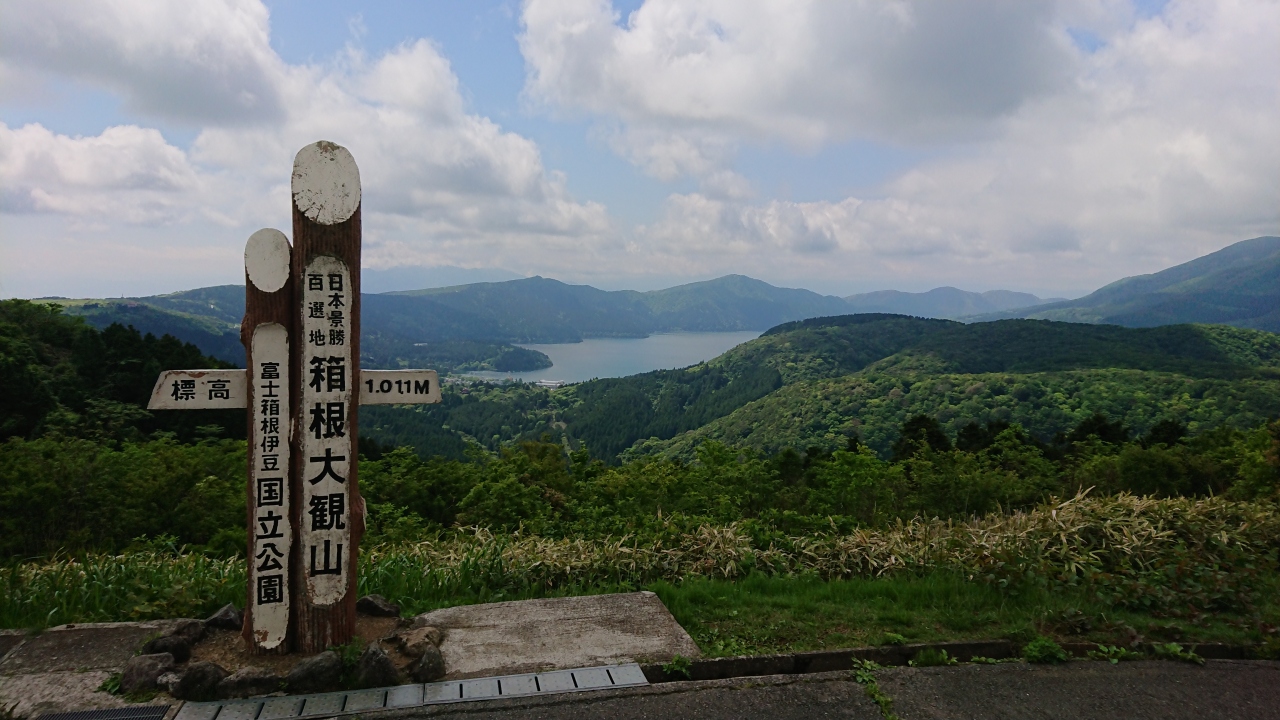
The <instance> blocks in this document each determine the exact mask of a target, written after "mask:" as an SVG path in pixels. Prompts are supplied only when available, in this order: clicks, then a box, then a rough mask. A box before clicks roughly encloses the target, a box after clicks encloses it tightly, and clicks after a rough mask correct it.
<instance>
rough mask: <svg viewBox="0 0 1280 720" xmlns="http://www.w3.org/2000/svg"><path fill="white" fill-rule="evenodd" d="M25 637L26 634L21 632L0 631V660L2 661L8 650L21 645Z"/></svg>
mask: <svg viewBox="0 0 1280 720" xmlns="http://www.w3.org/2000/svg"><path fill="white" fill-rule="evenodd" d="M26 636H27V633H26V632H24V631H22V630H0V660H4V656H5V655H8V654H9V651H10V650H12V649H14V648H16V647H18V646H19V645H21V644H22V640H23V638H25V637H26Z"/></svg>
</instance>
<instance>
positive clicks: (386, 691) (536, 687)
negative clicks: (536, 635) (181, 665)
mask: <svg viewBox="0 0 1280 720" xmlns="http://www.w3.org/2000/svg"><path fill="white" fill-rule="evenodd" d="M648 684H649V681H648V680H646V679H645V677H644V672H643V671H641V670H640V666H639V665H637V664H635V663H629V664H626V665H605V666H602V667H593V668H578V669H576V670H556V671H553V672H545V673H530V674H527V675H504V676H502V677H491V678H478V679H475V680H451V681H448V682H437V683H428V684H426V685H398V686H396V687H392V688H377V689H374V690H355V691H352V692H336V693H323V694H319V695H291V696H288V697H273V698H262V699H257V700H229V701H227V702H209V703H186V704H185V705H183V706H182V709H181V710H179V711H178V715H177V716H176V717H175V718H174V720H290V719H291V718H313V717H332V716H334V715H349V714H352V713H360V712H369V711H371V710H383V709H388V710H389V709H393V708H408V707H419V706H422V705H438V704H441V703H455V702H467V701H468V700H487V699H491V698H503V697H528V696H530V695H554V694H557V693H566V692H580V691H583V690H604V689H606V688H612V687H632V686H636V685H648ZM97 712H111V711H97ZM66 715H77V716H78V715H84V716H85V717H84V718H80V717H74V718H71V717H61V716H60V717H58V718H57V719H56V720H135V718H134V716H132V715H130V716H121V717H118V718H117V717H114V716H113V717H103V716H97V715H93V716H92V717H90V715H91V714H90V713H67V714H66ZM163 715H164V713H163V712H162V713H161V714H160V715H158V716H154V717H152V716H148V717H145V718H143V717H141V716H138V718H137V719H136V720H161V718H162V717H163ZM42 720H43V719H42Z"/></svg>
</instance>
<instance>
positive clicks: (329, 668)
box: [284, 650, 342, 693]
mask: <svg viewBox="0 0 1280 720" xmlns="http://www.w3.org/2000/svg"><path fill="white" fill-rule="evenodd" d="M341 681H342V658H340V657H338V653H336V652H334V651H332V650H325V651H324V652H322V653H320V654H319V655H314V656H312V657H309V658H307V659H306V660H303V661H302V662H300V663H298V664H297V665H294V666H293V669H292V670H290V671H289V674H288V675H286V676H285V678H284V684H285V687H287V688H288V689H289V692H291V693H313V692H328V691H330V690H336V689H338V683H339V682H341Z"/></svg>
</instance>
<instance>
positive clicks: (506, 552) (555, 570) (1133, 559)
mask: <svg viewBox="0 0 1280 720" xmlns="http://www.w3.org/2000/svg"><path fill="white" fill-rule="evenodd" d="M1278 548H1280V513H1278V512H1277V508H1276V506H1275V505H1274V504H1273V503H1270V502H1232V501H1227V500H1223V499H1221V498H1207V499H1188V498H1170V499H1153V498H1140V497H1134V496H1131V495H1119V496H1114V497H1101V498H1092V497H1088V496H1086V495H1083V494H1082V495H1080V496H1077V497H1075V498H1072V499H1070V500H1066V501H1063V502H1053V503H1049V504H1046V505H1042V506H1040V507H1037V508H1035V509H1033V510H1030V511H1027V512H1018V513H1013V514H1008V515H1003V514H996V515H991V516H988V517H984V518H977V519H973V520H970V521H967V522H955V521H941V520H936V519H924V518H917V519H915V520H912V521H910V522H900V523H899V524H897V525H896V526H892V527H889V528H885V529H860V530H857V531H855V532H853V533H849V534H835V533H832V534H825V535H824V534H819V535H810V536H803V537H786V538H779V539H774V540H770V541H769V542H767V543H754V542H753V541H752V539H751V537H750V535H748V534H747V533H746V532H745V531H744V529H743V528H741V527H739V526H737V525H729V526H725V527H711V526H704V527H700V528H697V529H696V530H695V531H693V532H689V533H684V534H679V535H674V536H671V537H667V538H656V539H651V540H647V541H641V540H639V539H637V538H635V537H621V538H592V539H583V538H577V539H555V538H545V537H537V536H527V535H520V534H504V535H495V534H493V533H492V532H490V531H488V530H484V529H474V528H473V529H469V530H464V531H454V532H449V533H441V534H439V535H436V536H434V537H432V538H431V539H428V540H425V541H422V542H417V543H406V544H398V545H384V546H378V547H372V548H367V549H366V550H365V551H364V554H363V558H362V561H361V566H360V578H359V587H360V592H361V593H368V592H377V593H380V594H382V595H384V596H386V597H388V598H391V599H393V600H395V601H397V602H400V603H401V604H402V605H404V606H405V608H406V610H409V611H411V612H417V611H421V610H425V609H430V608H434V607H440V606H444V605H454V604H463V603H470V602H483V601H488V600H498V599H514V598H522V597H534V596H541V595H549V594H565V593H574V592H600V591H605V590H613V589H634V588H640V587H644V586H646V585H649V584H652V583H656V582H658V581H665V582H669V583H677V584H678V583H681V582H682V581H684V580H685V579H687V578H711V579H727V580H732V579H735V578H741V577H744V576H746V575H748V574H751V573H761V574H765V575H774V576H790V575H812V576H814V577H816V578H819V579H835V578H859V577H860V578H869V577H880V576H885V575H889V574H895V573H909V574H924V573H929V572H933V571H938V570H944V571H946V572H949V573H955V574H957V575H959V576H960V577H963V578H965V580H966V581H976V582H983V583H989V584H991V585H993V586H994V587H996V588H1001V587H1007V586H1009V585H1015V584H1016V585H1025V584H1034V585H1038V586H1042V587H1054V586H1062V585H1066V586H1079V587H1083V588H1087V589H1089V590H1090V591H1091V592H1093V593H1095V594H1096V595H1097V596H1098V597H1099V598H1102V599H1104V600H1106V601H1107V602H1109V603H1111V604H1114V605H1118V606H1123V607H1128V608H1131V609H1138V610H1160V611H1161V612H1165V613H1173V614H1178V613H1182V612H1192V613H1195V612H1204V611H1210V610H1241V609H1247V608H1249V607H1250V606H1251V605H1252V604H1253V602H1254V601H1255V599H1256V596H1257V592H1258V590H1259V588H1260V587H1261V586H1262V583H1263V581H1264V580H1265V578H1266V577H1269V576H1270V574H1271V573H1273V572H1274V571H1275V569H1276V553H1277V549H1278ZM4 572H5V573H7V578H6V582H5V583H4V596H3V597H0V624H3V625H5V626H8V627H22V626H33V625H46V624H49V623H53V622H84V621H91V620H124V619H135V618H147V617H160V616H165V615H167V616H175V615H184V614H185V615H191V614H198V613H201V612H205V611H207V610H211V609H213V608H215V607H217V606H218V605H220V604H222V603H225V602H228V601H234V602H237V603H240V602H242V598H243V597H244V568H243V561H235V560H214V559H210V558H207V557H204V556H201V555H194V554H181V553H180V554H165V553H158V552H144V553H139V554H129V555H119V556H89V557H86V558H83V559H79V560H73V559H70V558H58V559H54V560H50V561H47V562H39V563H28V564H23V565H18V566H15V567H12V568H10V569H8V570H5V571H4Z"/></svg>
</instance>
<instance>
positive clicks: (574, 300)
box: [59, 237, 1280, 370]
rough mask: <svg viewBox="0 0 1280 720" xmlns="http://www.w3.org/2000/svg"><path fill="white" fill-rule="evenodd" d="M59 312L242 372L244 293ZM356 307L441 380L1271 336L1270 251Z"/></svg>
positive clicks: (527, 282)
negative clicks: (1055, 276) (843, 283)
mask: <svg viewBox="0 0 1280 720" xmlns="http://www.w3.org/2000/svg"><path fill="white" fill-rule="evenodd" d="M454 270H457V271H458V272H462V271H461V270H460V269H454ZM388 272H389V271H388ZM468 272H470V271H468ZM442 277H443V276H442ZM59 302H60V303H62V304H63V305H64V306H66V308H67V311H68V312H69V313H72V314H77V315H83V316H85V317H86V319H87V320H89V322H90V323H92V324H94V325H95V326H98V327H105V326H107V325H109V324H111V323H112V322H120V323H122V324H126V325H133V326H134V327H137V328H138V329H139V330H141V331H143V332H152V333H155V334H157V335H159V334H163V333H169V334H172V335H174V336H175V337H177V338H179V339H182V340H184V341H187V342H192V343H194V344H196V345H197V346H198V347H200V348H201V349H202V351H203V352H205V353H207V354H210V355H214V356H216V357H219V358H222V359H224V360H227V361H229V362H236V363H243V362H244V352H243V349H242V348H241V347H240V341H239V323H240V318H241V316H242V315H243V314H244V288H243V286H238V285H220V286H216V287H208V288H199V289H196V290H188V291H184V292H177V293H172V294H169V295H156V296H151V297H142V298H122V299H103V300H65V299H61V300H59ZM361 302H362V303H363V308H364V315H363V331H364V337H365V338H366V344H365V347H364V348H363V350H364V351H367V352H368V353H369V357H368V360H369V361H370V362H372V363H376V364H377V365H371V367H374V366H379V365H385V366H387V367H395V366H396V365H397V363H399V362H401V361H407V360H408V359H409V358H411V357H416V358H418V359H419V360H421V361H428V360H430V361H431V362H437V363H439V366H440V367H442V368H444V367H469V368H472V369H475V368H476V367H477V366H476V365H475V364H474V363H480V364H481V365H484V366H485V367H497V364H495V361H496V360H497V359H498V358H499V356H501V358H503V359H502V363H501V364H502V366H503V369H504V370H506V369H519V368H520V367H523V366H522V365H521V363H526V364H527V363H543V362H546V358H545V356H542V355H541V354H539V353H534V352H532V351H525V350H520V349H519V348H514V347H512V345H511V344H512V343H565V342H578V341H580V340H582V339H584V338H590V337H644V336H646V335H649V334H651V333H658V332H682V331H683V332H717V331H734V330H761V331H763V330H766V329H768V328H771V327H775V326H778V325H781V324H783V323H788V322H794V321H798V320H805V319H808V318H815V317H829V316H838V315H848V314H850V313H888V314H898V315H912V316H917V317H927V318H941V319H960V320H963V321H966V322H976V321H989V320H1000V319H1012V318H1033V319H1048V320H1062V321H1069V322H1084V323H1095V324H1096V323H1106V324H1117V325H1126V326H1130V327H1151V326H1156V325H1171V324H1179V323H1188V322H1191V323H1208V324H1214V323H1220V324H1227V325H1235V326H1238V327H1245V328H1253V329H1260V330H1269V331H1273V332H1275V331H1280V238H1277V237H1260V238H1254V239H1252V240H1244V241H1241V242H1238V243H1236V244H1234V245H1231V246H1229V247H1227V248H1224V249H1222V250H1219V251H1217V252H1215V253H1210V254H1209V255H1205V256H1204V257H1201V258H1198V259H1196V260H1192V261H1191V262H1188V263H1183V264H1182V265H1178V266H1176V267H1173V268H1169V269H1167V270H1164V271H1161V272H1158V273H1154V274H1152V275H1142V276H1137V277H1132V278H1125V279H1124V280H1120V281H1118V282H1115V283H1112V284H1110V285H1108V286H1106V287H1104V288H1102V289H1100V290H1098V291H1096V292H1094V293H1092V294H1091V295H1088V296H1086V297H1083V298H1080V299H1077V300H1063V301H1053V300H1047V301H1042V300H1041V298H1039V297H1037V296H1035V295H1031V294H1029V293H1016V292H1011V291H1007V290H993V291H989V292H984V293H975V292H966V291H963V290H959V289H957V288H953V287H941V288H935V289H933V290H930V291H928V292H924V293H906V292H898V291H893V290H885V291H879V292H872V293H863V294H859V295H851V296H849V297H848V298H838V297H835V296H831V295H821V294H819V293H815V292H812V291H809V290H803V289H794V288H780V287H775V286H773V285H770V284H769V283H766V282H763V281H761V280H755V279H753V278H749V277H746V276H743V275H726V276H724V277H720V278H716V279H714V280H707V281H704V282H696V283H689V284H686V285H679V286H676V287H672V288H667V289H664V290H654V291H650V292H637V291H634V290H618V291H606V290H600V289H598V288H594V287H591V286H590V285H570V284H568V283H563V282H560V281H559V280H553V279H550V278H544V277H531V278H520V279H515V280H504V281H496V282H481V283H470V284H466V285H454V286H449V287H438V288H427V289H419V290H411V291H399V292H390V293H380V294H371V293H365V294H363V296H362V300H361ZM446 345H447V346H448V347H446ZM424 347H425V348H426V349H422V348H424ZM415 348H417V349H415ZM477 353H479V354H480V355H477ZM481 355H483V357H481ZM444 358H449V360H448V361H447V362H446V361H445V360H444ZM539 358H541V359H539ZM449 363H454V364H453V365H450V364H449ZM468 363H471V364H470V365H468ZM512 363H515V365H512ZM544 366H545V365H537V364H535V365H533V366H531V367H526V368H525V369H535V368H536V367H544Z"/></svg>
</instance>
